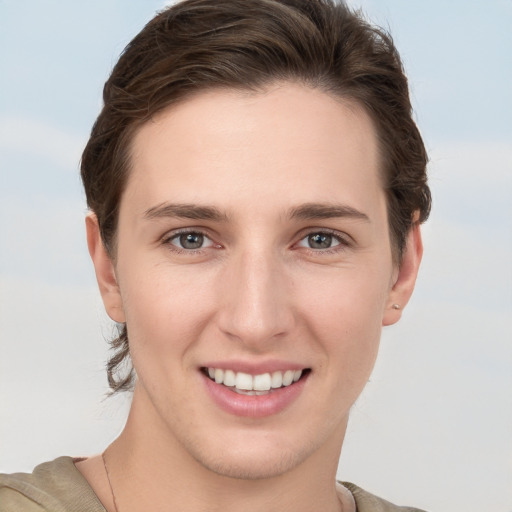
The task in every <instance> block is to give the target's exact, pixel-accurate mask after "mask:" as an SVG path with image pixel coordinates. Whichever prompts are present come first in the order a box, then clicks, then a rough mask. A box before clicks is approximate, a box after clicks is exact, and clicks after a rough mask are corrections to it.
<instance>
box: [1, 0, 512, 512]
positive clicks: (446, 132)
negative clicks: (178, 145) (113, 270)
mask: <svg viewBox="0 0 512 512" xmlns="http://www.w3.org/2000/svg"><path fill="white" fill-rule="evenodd" d="M350 3H351V5H353V6H356V7H359V6H360V7H362V8H363V9H364V10H365V12H366V13H367V15H368V17H369V18H370V19H371V20H373V21H374V22H376V23H377V24H380V25H382V26H384V27H386V28H388V29H389V30H390V31H391V33H392V34H393V36H394V38H395V42H396V44H397V46H398V48H399V49H400V51H401V54H402V57H403V60H404V63H405V67H406V71H407V73H408V75H409V78H410V82H411V92H412V99H413V103H414V108H415V116H416V120H417V122H418V124H419V126H420V129H421V131H422V133H423V135H424V139H425V142H426V145H427V148H428V150H429V152H430V158H431V161H430V168H429V169H430V184H431V187H432V191H433V201H434V202H433V211H432V216H431V218H430V220H429V221H428V223H427V224H426V225H425V227H424V230H423V233H424V243H425V255H424V262H423V268H422V269H421V272H420V276H419V279H418V283H417V288H416V292H415V295H414V296H413V299H412V301H411V303H410V305H409V306H408V307H407V310H406V311H405V314H404V318H403V320H402V321H401V322H400V323H399V324H398V325H396V326H393V327H390V328H387V329H385V332H384V335H383V340H382V345H381V354H380V358H379V361H378V363H377V366H376V369H375V371H374V374H373V376H372V378H371V381H370V382H369V384H368V386H367V388H366V390H365V391H364V392H363V395H362V396H361V398H360V399H359V400H358V402H357V403H356V405H355V406H354V409H353V413H352V419H351V424H350V426H349V431H348V434H347V438H346V442H345V446H344V450H343V455H342V460H341V464H340V470H339V476H340V478H342V479H345V480H349V481H354V482H355V483H357V484H359V485H361V486H362V487H364V488H366V489H368V490H370V491H372V492H374V493H376V494H379V495H382V496H384V497H387V498H388V499H389V500H391V501H396V502H397V503H403V504H411V505H415V506H418V507H421V508H425V509H427V510H429V511H431V512H453V511H454V510H461V511H462V510H464V511H465V512H481V511H482V510H489V511H490V510H492V511H493V512H512V488H511V485H510V484H511V482H512V146H511V142H512V122H511V119H512V100H511V93H510V91H511V90H512V58H511V55H512V30H511V29H510V27H511V26H512V1H511V0H490V1H488V2H482V1H475V0H465V1H462V0H453V1H450V2H445V1H441V0H431V1H429V2H425V1H416V0H380V1H377V0H374V1H372V0H367V1H365V0H361V1H357V0H353V1H352V2H350ZM163 5H164V3H163V2H162V1H156V0H155V1H153V0H144V1H143V0H130V1H126V0H89V1H87V2H76V1H64V0H60V1H57V0H41V1H37V0H27V1H25V0H0V471H18V470H24V471H28V470H31V469H32V467H33V466H34V465H35V464H37V463H39V462H42V461H43V460H49V459H52V458H55V457H57V456H59V455H63V454H68V455H73V456H79V455H87V454H92V453H96V452H99V451H102V450H103V448H104V447H105V446H106V444H108V443H109V442H110V441H111V440H112V439H113V438H114V436H115V435H116V434H117V433H119V431H120V429H121V428H122V425H123V422H124V419H125V417H126V412H127V410H128V406H129V396H120V397H116V398H110V399H104V394H105V392H106V390H107V386H106V377H105V372H104V369H103V364H104V362H105V360H106V358H107V349H106V342H105V339H107V338H109V337H110V336H111V334H112V330H113V327H112V325H111V323H110V322H109V320H108V319H107V318H106V317H105V315H104V313H103V309H102V305H101V302H100V300H99V294H98V292H97V291H96V285H95V279H94V273H93V268H92V264H91V263H90V262H89V258H88V254H87V250H86V245H85V236H84V222H83V217H84V213H85V211H86V207H85V200H84V194H83V192H82V189H81V184H80V181H79V175H78V164H79V159H80V154H81V150H82V148H83V146H84V144H85V142H86V140H87V137H88V133H89V131H90V128H91V126H92V123H93V122H94V119H95V117H96V115H97V114H98V112H99V109H100V106H101V89H102V85H103V83H104V81H105V79H106V78H107V77H108V74H109V71H110V69H111V68H112V66H113V64H114V63H115V61H116V59H117V57H118V56H119V54H120V52H121V51H122V49H123V47H124V46H125V45H126V43H127V42H128V41H129V40H130V39H131V38H132V37H133V36H134V35H135V34H136V33H137V32H138V31H139V30H140V29H141V28H142V26H143V25H144V24H145V23H146V22H147V21H148V20H149V19H150V18H151V17H152V16H153V14H154V12H155V11H156V10H158V9H160V8H162V7H163Z"/></svg>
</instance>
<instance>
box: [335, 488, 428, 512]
mask: <svg viewBox="0 0 512 512" xmlns="http://www.w3.org/2000/svg"><path fill="white" fill-rule="evenodd" d="M342 484H343V485H344V486H345V487H346V488H347V489H348V490H349V491H350V492H351V493H352V496H354V500H355V502H356V507H357V512H424V511H423V510H420V509H419V508H412V507H399V506H397V505H393V503H391V502H389V501H386V500H384V499H382V498H379V497H378V496H375V495H374V494H371V493H369V492H368V491H365V490H363V489H361V488H360V487H358V486H357V485H355V484H352V483H350V482H342Z"/></svg>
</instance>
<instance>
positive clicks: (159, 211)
mask: <svg viewBox="0 0 512 512" xmlns="http://www.w3.org/2000/svg"><path fill="white" fill-rule="evenodd" d="M166 217H171V218H181V219H194V220H212V221H217V222H226V221H227V220H228V216H227V215H226V214H225V213H224V212H221V211H220V210H219V209H218V208H215V207H214V206H201V205H197V204H192V203H161V204H158V205H156V206H153V207H151V208H149V209H147V210H146V211H145V212H144V218H145V219H148V220H151V219H160V218H166Z"/></svg>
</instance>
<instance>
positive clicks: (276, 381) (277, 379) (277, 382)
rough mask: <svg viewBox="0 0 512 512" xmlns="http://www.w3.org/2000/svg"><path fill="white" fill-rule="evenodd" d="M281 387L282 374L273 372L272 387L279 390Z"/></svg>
mask: <svg viewBox="0 0 512 512" xmlns="http://www.w3.org/2000/svg"><path fill="white" fill-rule="evenodd" d="M282 385H283V372H274V373H273V374H272V387H273V388H280V387H281V386H282Z"/></svg>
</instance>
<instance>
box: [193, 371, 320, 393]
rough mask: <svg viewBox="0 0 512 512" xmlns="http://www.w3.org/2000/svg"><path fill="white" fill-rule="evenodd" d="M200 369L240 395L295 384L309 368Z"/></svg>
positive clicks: (274, 389)
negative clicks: (256, 371) (255, 372)
mask: <svg viewBox="0 0 512 512" xmlns="http://www.w3.org/2000/svg"><path fill="white" fill-rule="evenodd" d="M201 370H202V372H203V373H204V374H205V375H206V376H207V377H208V378H209V379H210V380H212V381H213V382H215V383H217V384H220V385H222V386H225V387H227V388H228V389H230V390H231V391H233V392H234V393H238V394H240V395H268V394H269V393H273V392H274V391H277V390H278V389H282V388H287V387H289V386H291V385H292V384H295V383H296V382H298V381H299V380H301V379H303V378H304V377H305V376H306V375H307V374H308V373H310V371H311V370H310V369H309V368H305V369H303V370H285V371H276V372H272V373H261V374H258V375H251V374H249V373H244V372H235V371H233V370H223V369H221V368H201Z"/></svg>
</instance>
